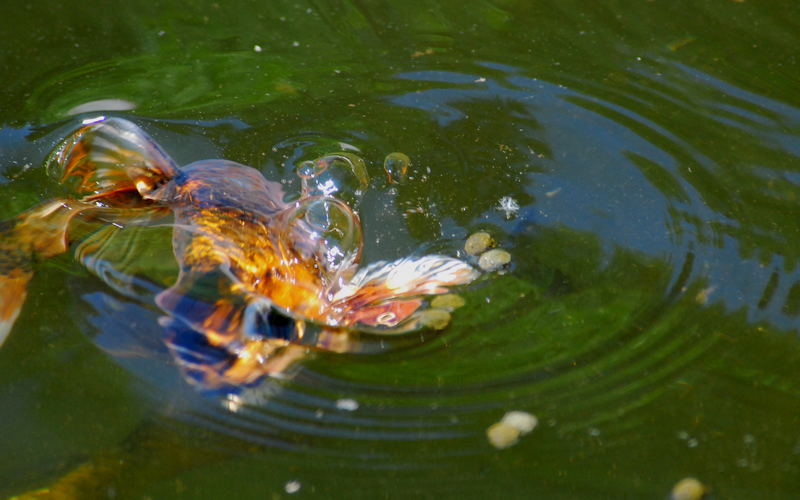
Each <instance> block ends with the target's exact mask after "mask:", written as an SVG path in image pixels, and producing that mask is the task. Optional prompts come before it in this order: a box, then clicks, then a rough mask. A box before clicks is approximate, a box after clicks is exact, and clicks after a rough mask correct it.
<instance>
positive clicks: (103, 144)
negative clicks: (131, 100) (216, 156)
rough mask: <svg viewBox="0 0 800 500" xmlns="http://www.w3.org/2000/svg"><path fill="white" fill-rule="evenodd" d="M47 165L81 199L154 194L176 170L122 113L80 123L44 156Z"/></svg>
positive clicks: (148, 137) (174, 174)
mask: <svg viewBox="0 0 800 500" xmlns="http://www.w3.org/2000/svg"><path fill="white" fill-rule="evenodd" d="M48 168H50V169H53V168H55V169H57V170H58V172H57V173H58V174H59V175H60V177H61V181H62V182H63V183H65V184H67V185H68V186H70V187H72V189H73V190H74V191H75V193H76V194H78V195H80V196H83V199H84V200H95V199H101V198H102V199H107V198H111V197H113V195H115V194H118V193H124V192H128V193H131V192H133V193H138V194H139V195H140V196H141V197H143V198H146V199H153V198H155V197H156V196H157V195H156V191H157V190H158V188H159V187H161V186H162V185H163V184H165V183H166V182H167V181H169V180H170V179H172V178H174V177H176V176H177V175H178V173H179V169H178V167H177V165H176V164H175V162H173V161H172V159H171V158H170V157H169V156H168V155H167V154H166V153H165V152H164V151H163V150H162V149H161V147H159V145H158V144H156V142H155V141H154V140H153V139H151V138H150V136H148V135H147V134H146V133H145V132H144V131H143V130H142V129H141V128H139V127H138V126H137V125H135V124H134V123H132V122H129V121H128V120H125V119H122V118H107V119H103V120H101V121H97V122H94V123H90V124H88V125H85V126H83V127H81V128H80V129H78V130H76V131H75V132H73V133H72V135H70V136H69V137H67V139H65V140H64V141H63V142H62V143H61V144H60V145H59V146H58V147H57V148H56V150H55V151H54V152H53V153H52V154H51V155H50V159H49V161H48Z"/></svg>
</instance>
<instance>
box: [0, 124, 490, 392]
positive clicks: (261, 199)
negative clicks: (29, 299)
mask: <svg viewBox="0 0 800 500" xmlns="http://www.w3.org/2000/svg"><path fill="white" fill-rule="evenodd" d="M50 167H54V168H55V169H56V170H57V172H58V175H59V177H60V181H61V183H62V184H63V185H64V186H65V188H67V189H68V190H69V191H70V192H71V196H69V197H65V198H59V199H53V200H49V201H46V202H44V203H42V204H40V205H39V206H36V207H34V208H32V209H30V210H28V211H26V212H24V213H22V214H20V215H19V216H17V217H15V218H13V219H11V220H8V221H5V222H0V345H1V344H2V342H3V341H4V340H5V338H6V337H7V336H8V334H9V333H10V331H11V329H12V326H13V324H14V322H15V320H16V319H17V318H18V316H19V314H20V311H21V310H22V308H23V305H24V303H25V297H26V290H27V284H28V282H29V281H30V280H31V279H32V278H33V275H34V264H33V263H34V262H35V261H37V260H40V259H45V258H48V257H53V256H55V255H58V254H61V253H64V252H66V251H68V250H71V249H72V250H74V251H75V255H76V258H77V259H78V260H79V261H80V262H81V263H83V264H84V265H86V266H87V268H89V269H90V270H92V271H94V272H95V273H97V274H100V273H99V272H98V269H97V266H95V265H93V263H94V262H96V261H97V259H98V258H99V256H100V255H101V254H102V248H103V240H104V238H106V237H108V236H109V235H111V234H112V231H115V230H118V228H119V227H147V226H149V225H153V224H169V225H170V226H171V228H172V249H173V253H174V256H175V261H176V263H177V266H178V270H179V271H178V276H177V279H176V280H175V282H174V283H173V284H172V285H171V286H169V287H168V288H165V289H163V288H162V289H161V291H160V292H159V293H157V294H156V295H155V298H154V300H153V302H154V304H155V306H157V307H158V309H160V311H161V312H162V313H163V316H162V317H161V319H160V320H159V323H160V324H161V326H162V327H163V329H164V332H165V338H164V341H165V343H166V345H167V347H168V348H169V350H170V352H171V353H172V355H173V357H174V359H175V360H176V362H177V364H178V365H179V366H180V367H181V369H182V371H183V373H184V375H185V377H186V379H187V380H188V381H189V382H190V383H192V384H195V385H197V386H198V387H200V388H202V389H210V390H236V389H237V388H242V387H246V386H249V385H252V384H255V383H257V382H258V381H259V380H260V379H261V378H262V377H264V376H266V375H270V374H276V373H280V372H282V371H283V370H285V369H286V368H287V367H288V366H289V365H291V364H293V363H294V362H295V361H296V360H297V359H299V358H301V357H303V355H304V354H305V352H306V351H307V349H308V344H309V342H308V341H305V340H304V336H309V335H310V334H309V332H310V331H311V330H312V327H313V328H316V329H317V330H318V333H317V334H316V337H314V339H313V341H312V342H311V345H312V346H313V347H315V348H319V349H328V350H334V351H336V350H347V349H348V347H347V342H346V339H347V338H348V335H349V334H348V332H349V331H353V330H356V331H358V330H362V331H364V330H366V331H371V332H375V333H401V332H405V331H409V330H412V329H415V328H417V327H418V326H419V325H418V321H417V318H418V316H419V313H420V311H421V309H422V308H423V305H424V297H425V296H430V295H436V294H440V293H444V292H445V291H447V289H448V287H452V286H458V285H465V284H467V283H470V282H471V281H473V280H474V279H475V278H476V277H477V276H478V272H477V271H476V270H475V269H473V268H472V267H471V266H470V265H469V264H467V263H465V262H463V261H461V260H459V259H456V258H453V257H448V256H444V255H428V256H422V257H407V258H403V259H400V260H398V261H394V262H383V261H382V262H376V263H373V264H370V265H368V266H366V267H363V268H362V267H359V261H360V257H361V249H362V246H363V237H362V233H361V225H360V221H359V218H358V215H357V214H356V213H355V212H354V211H353V209H352V208H351V207H350V206H349V205H348V204H347V203H346V202H345V201H343V200H342V199H341V198H339V197H336V196H334V194H336V183H335V182H334V181H338V180H339V179H340V178H342V176H347V177H348V179H349V181H351V182H352V181H353V180H354V179H355V181H354V182H355V184H356V185H357V187H358V188H359V189H363V188H365V187H366V183H367V177H366V170H365V169H364V167H363V165H359V164H358V162H357V161H354V159H353V158H352V157H348V155H347V154H346V153H340V154H335V155H329V156H327V157H323V158H321V159H318V160H316V161H315V162H311V163H309V164H308V165H304V166H303V168H301V169H299V172H298V173H299V175H300V176H301V180H302V193H301V195H300V197H299V199H298V200H297V201H294V202H289V201H286V196H285V193H284V191H283V188H282V185H281V184H280V183H278V182H274V181H270V180H267V179H266V178H264V176H263V175H262V174H261V173H260V172H259V171H257V170H255V169H253V168H251V167H248V166H245V165H241V164H238V163H235V162H232V161H227V160H203V161H198V162H195V163H191V164H189V165H186V166H183V167H179V166H177V165H176V164H175V162H173V160H172V159H171V158H170V157H169V156H168V155H167V154H166V153H165V152H164V151H163V150H162V149H161V147H160V146H159V145H158V144H157V143H156V142H155V141H154V140H153V139H151V138H150V137H149V136H148V135H147V134H146V133H145V132H144V131H143V130H141V129H140V128H139V127H138V126H136V125H135V124H133V123H132V122H130V121H127V120H124V119H121V118H108V119H102V120H101V121H97V122H94V123H90V124H88V125H85V126H83V127H82V128H80V129H79V130H77V131H75V132H74V133H72V135H70V136H69V137H68V138H67V139H66V140H65V141H63V142H62V143H61V144H60V145H59V146H58V147H57V148H56V150H55V151H54V153H53V154H52V155H51V158H50V160H49V163H48V168H50ZM337 176H338V177H337ZM87 224H95V226H97V225H99V226H101V228H102V227H103V226H106V228H105V229H100V230H99V231H97V232H96V233H94V234H92V235H91V236H90V237H88V238H84V239H83V240H81V238H83V236H85V234H84V233H86V229H85V226H86V225H87ZM79 240H81V241H80V243H76V242H78V241H79ZM107 282H109V280H107ZM110 284H114V285H115V286H122V288H124V283H123V285H120V284H119V283H110ZM123 292H124V290H123Z"/></svg>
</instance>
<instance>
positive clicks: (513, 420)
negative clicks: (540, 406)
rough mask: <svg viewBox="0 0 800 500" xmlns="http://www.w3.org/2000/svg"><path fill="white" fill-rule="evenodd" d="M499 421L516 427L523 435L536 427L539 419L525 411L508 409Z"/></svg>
mask: <svg viewBox="0 0 800 500" xmlns="http://www.w3.org/2000/svg"><path fill="white" fill-rule="evenodd" d="M501 422H504V423H506V424H508V425H510V426H512V427H516V428H517V429H519V432H520V433H522V434H523V435H525V434H527V433H529V432H531V431H532V430H533V429H535V428H536V426H537V425H538V424H539V419H537V418H536V415H532V414H530V413H528V412H525V411H510V412H508V413H506V414H505V415H503V420H501Z"/></svg>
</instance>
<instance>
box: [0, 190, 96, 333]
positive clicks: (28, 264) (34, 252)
mask: <svg viewBox="0 0 800 500" xmlns="http://www.w3.org/2000/svg"><path fill="white" fill-rule="evenodd" d="M91 207H92V205H87V204H85V203H81V202H77V201H74V200H51V201H48V202H45V203H42V204H41V205H39V206H37V207H34V208H32V209H30V210H27V211H26V212H23V213H22V214H21V215H19V216H17V217H15V218H14V219H10V220H7V221H0V345H2V343H3V341H4V340H5V339H6V337H7V336H8V334H9V333H10V331H11V327H12V326H13V325H14V321H15V320H16V319H17V316H19V313H20V310H21V309H22V306H23V304H24V303H25V297H26V295H27V289H28V286H27V285H28V282H29V281H30V280H31V278H32V277H33V261H34V260H35V259H40V258H47V257H53V256H55V255H58V254H60V253H63V252H65V251H66V250H67V246H68V241H67V230H68V229H69V225H70V221H71V220H72V219H73V217H75V215H77V214H78V213H80V212H82V211H83V210H85V209H87V208H91Z"/></svg>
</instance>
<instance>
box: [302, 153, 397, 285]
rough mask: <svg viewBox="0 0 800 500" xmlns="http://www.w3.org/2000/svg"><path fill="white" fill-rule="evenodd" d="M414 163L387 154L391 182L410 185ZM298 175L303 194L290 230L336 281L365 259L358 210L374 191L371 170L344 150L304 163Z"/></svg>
mask: <svg viewBox="0 0 800 500" xmlns="http://www.w3.org/2000/svg"><path fill="white" fill-rule="evenodd" d="M410 164H411V161H410V160H409V158H408V156H406V155H405V154H403V153H390V154H389V155H387V156H386V159H385V161H384V171H385V173H386V178H387V181H388V182H389V183H390V184H397V183H400V182H402V181H404V180H405V178H406V174H407V172H408V169H409V166H410ZM296 172H297V175H298V177H300V180H301V194H300V199H299V200H298V201H297V202H296V203H295V205H294V207H293V208H292V210H291V211H290V213H289V215H288V219H287V222H288V224H287V228H288V229H287V230H288V231H292V232H294V234H295V235H297V234H299V235H301V238H293V240H294V241H304V242H305V245H302V246H301V251H303V252H304V253H305V254H306V256H309V257H312V256H313V257H314V258H315V260H316V261H317V262H318V263H319V264H320V266H321V270H322V271H323V272H324V273H325V274H326V275H328V276H329V277H333V276H334V275H336V274H337V273H339V272H341V271H342V270H347V269H349V268H350V267H351V265H352V264H354V263H355V262H356V261H358V258H359V257H360V255H361V250H362V247H363V243H364V240H363V234H362V232H361V223H360V221H359V218H358V215H357V214H356V212H355V211H354V207H357V206H358V204H359V203H360V201H361V198H362V197H363V195H364V193H365V192H366V190H367V188H368V187H369V174H368V173H367V167H366V165H365V163H364V160H363V159H362V158H361V157H359V156H358V155H356V154H354V153H350V152H338V153H331V154H327V155H325V156H322V157H319V158H316V159H314V160H306V161H303V162H301V163H300V164H299V165H298V166H297V169H296Z"/></svg>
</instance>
